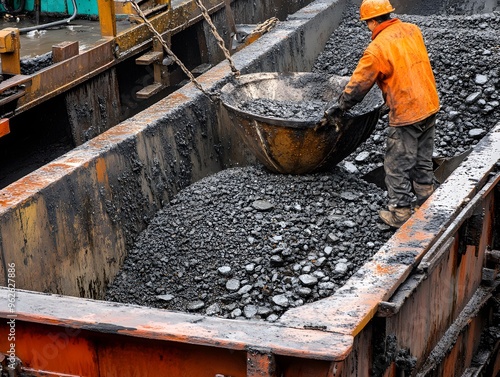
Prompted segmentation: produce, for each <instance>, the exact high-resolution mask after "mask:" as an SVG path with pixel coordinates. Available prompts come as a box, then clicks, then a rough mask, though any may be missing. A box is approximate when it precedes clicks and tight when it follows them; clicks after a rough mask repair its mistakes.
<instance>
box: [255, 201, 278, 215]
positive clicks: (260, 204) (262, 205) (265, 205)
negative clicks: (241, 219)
mask: <svg viewBox="0 0 500 377" xmlns="http://www.w3.org/2000/svg"><path fill="white" fill-rule="evenodd" d="M252 207H253V208H255V209H256V210H257V211H262V212H265V211H269V210H271V209H273V208H274V204H272V203H270V202H268V201H267V200H256V201H254V202H253V203H252Z"/></svg>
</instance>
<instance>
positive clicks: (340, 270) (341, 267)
mask: <svg viewBox="0 0 500 377" xmlns="http://www.w3.org/2000/svg"><path fill="white" fill-rule="evenodd" d="M348 270H349V268H348V267H347V264H346V263H343V262H340V263H337V264H336V265H335V270H334V271H335V272H336V273H337V274H340V275H344V274H345V273H346V272H347V271H348Z"/></svg>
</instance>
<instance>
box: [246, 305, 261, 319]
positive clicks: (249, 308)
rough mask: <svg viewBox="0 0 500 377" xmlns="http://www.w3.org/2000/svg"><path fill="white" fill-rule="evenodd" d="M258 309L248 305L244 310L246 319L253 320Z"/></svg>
mask: <svg viewBox="0 0 500 377" xmlns="http://www.w3.org/2000/svg"><path fill="white" fill-rule="evenodd" d="M257 312H258V309H257V307H256V306H255V305H246V306H245V307H244V308H243V314H244V315H245V317H246V318H253V317H255V315H256V314H257Z"/></svg>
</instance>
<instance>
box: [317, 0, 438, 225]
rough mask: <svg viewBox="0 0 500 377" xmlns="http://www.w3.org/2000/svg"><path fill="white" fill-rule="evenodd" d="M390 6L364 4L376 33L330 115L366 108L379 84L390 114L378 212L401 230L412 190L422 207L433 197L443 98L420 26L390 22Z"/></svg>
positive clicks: (372, 0)
mask: <svg viewBox="0 0 500 377" xmlns="http://www.w3.org/2000/svg"><path fill="white" fill-rule="evenodd" d="M394 10H395V9H394V8H393V7H392V5H391V3H390V2H389V0H363V2H362V3H361V7H360V16H361V17H360V19H361V21H365V22H366V25H367V26H368V28H369V29H370V31H371V32H372V37H371V39H372V40H371V42H370V44H369V45H368V47H367V48H366V50H365V51H364V53H363V56H362V57H361V59H360V61H359V62H358V65H357V67H356V69H355V71H354V73H353V74H352V76H351V78H350V81H349V82H348V83H347V85H346V86H345V88H344V90H343V92H342V94H341V95H340V98H339V100H338V103H337V104H336V105H334V106H333V107H331V108H329V109H328V110H327V111H326V112H325V115H326V116H327V117H337V116H338V115H342V114H343V113H344V112H345V111H347V110H349V109H350V108H351V107H353V106H354V105H355V104H356V103H358V102H361V101H362V100H363V98H364V97H365V95H366V94H367V93H368V91H369V90H370V89H371V88H372V86H373V85H374V84H375V83H376V84H377V85H378V86H379V88H380V89H381V91H382V94H383V97H384V100H385V104H384V106H385V107H386V108H387V111H388V113H389V126H390V127H389V128H388V132H387V141H386V153H385V158H384V170H385V174H386V178H385V183H386V186H387V196H388V210H381V211H379V215H380V218H381V219H382V220H383V221H384V222H385V223H386V224H388V225H390V226H391V227H394V228H399V227H400V226H401V225H403V224H404V223H405V222H406V220H408V219H409V218H410V216H411V213H412V211H411V203H412V184H413V189H414V191H415V194H416V196H417V204H418V205H421V204H422V203H423V202H424V201H425V200H426V199H427V198H428V197H429V196H430V195H431V194H432V192H433V191H434V181H435V180H434V171H433V163H432V154H433V149H434V132H435V131H434V130H435V122H436V113H437V112H438V111H439V107H440V104H439V98H438V93H437V89H436V82H435V79H434V74H433V72H432V68H431V64H430V61H429V56H428V54H427V49H426V46H425V43H424V39H423V37H422V33H421V31H420V29H419V28H418V26H416V25H413V24H410V23H405V22H402V21H401V20H399V19H398V18H391V12H393V11H394Z"/></svg>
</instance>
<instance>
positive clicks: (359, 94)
mask: <svg viewBox="0 0 500 377" xmlns="http://www.w3.org/2000/svg"><path fill="white" fill-rule="evenodd" d="M374 83H377V85H378V86H379V87H380V89H381V91H382V94H383V96H384V99H385V102H386V104H387V106H388V107H389V108H390V112H389V124H390V125H391V126H406V125H409V124H413V123H416V122H419V121H421V120H423V119H426V118H427V117H429V116H431V115H433V114H435V113H437V112H438V111H439V97H438V93H437V89H436V83H435V80H434V74H433V72H432V68H431V64H430V61H429V57H428V54H427V49H426V47H425V43H424V39H423V36H422V33H421V32H420V29H419V28H418V27H417V26H416V25H413V24H409V23H403V22H401V21H400V20H399V19H391V20H389V21H386V22H384V23H382V24H380V25H379V26H378V27H377V28H376V29H375V30H374V31H373V35H372V42H371V43H370V44H369V45H368V47H367V49H366V50H365V52H364V54H363V56H362V58H361V59H360V61H359V63H358V66H357V67H356V69H355V70H354V72H353V74H352V76H351V79H350V81H349V83H348V84H347V85H346V87H345V89H344V92H343V94H342V96H341V101H340V102H341V105H342V103H343V104H344V106H345V107H348V108H350V107H352V106H353V105H354V104H356V103H358V102H360V101H361V100H362V99H363V97H364V96H365V95H366V93H368V91H369V90H370V88H371V87H372V86H373V84H374Z"/></svg>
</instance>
